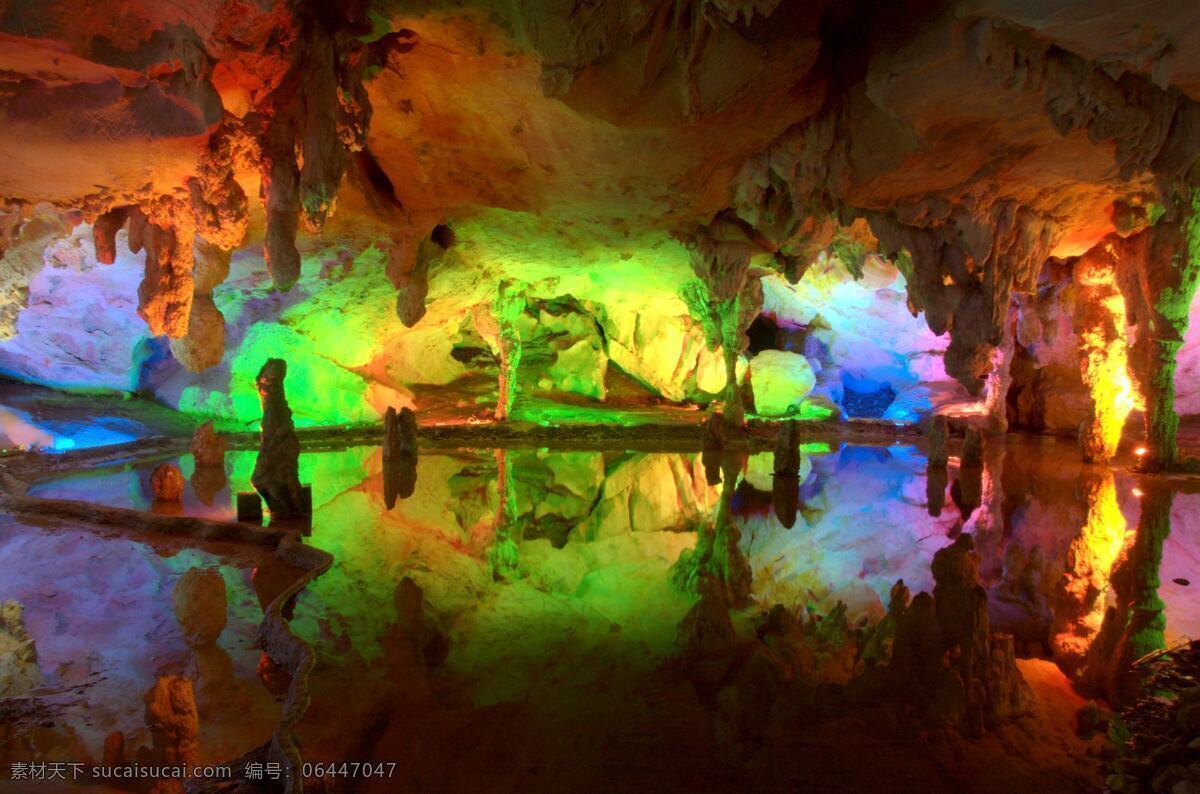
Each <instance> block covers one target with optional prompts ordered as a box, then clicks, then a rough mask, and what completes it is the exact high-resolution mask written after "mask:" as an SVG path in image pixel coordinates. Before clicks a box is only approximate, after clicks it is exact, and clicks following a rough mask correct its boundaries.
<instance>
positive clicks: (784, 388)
mask: <svg viewBox="0 0 1200 794" xmlns="http://www.w3.org/2000/svg"><path fill="white" fill-rule="evenodd" d="M816 382H817V378H816V375H814V374H813V371H812V367H810V366H809V365H808V361H807V360H806V359H805V358H804V356H802V355H800V354H799V353H793V352H791V351H788V350H764V351H762V352H761V353H759V354H758V355H757V356H755V357H754V358H753V359H751V361H750V385H751V388H753V390H754V408H755V410H756V411H757V412H758V413H759V414H760V415H762V416H785V415H787V414H788V413H791V412H792V411H797V410H799V409H800V403H801V402H803V401H804V398H805V397H807V396H808V395H809V394H810V393H811V392H812V390H813V386H815V385H816Z"/></svg>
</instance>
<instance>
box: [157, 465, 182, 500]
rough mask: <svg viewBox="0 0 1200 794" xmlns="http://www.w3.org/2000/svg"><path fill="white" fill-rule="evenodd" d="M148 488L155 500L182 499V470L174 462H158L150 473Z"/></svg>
mask: <svg viewBox="0 0 1200 794" xmlns="http://www.w3.org/2000/svg"><path fill="white" fill-rule="evenodd" d="M150 490H151V492H152V493H153V494H154V501H156V502H179V501H181V500H182V499H183V472H181V471H180V470H179V467H178V466H176V465H175V464H174V463H160V464H159V465H158V466H156V467H155V468H154V471H152V472H151V473H150Z"/></svg>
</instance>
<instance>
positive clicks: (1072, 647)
mask: <svg viewBox="0 0 1200 794" xmlns="http://www.w3.org/2000/svg"><path fill="white" fill-rule="evenodd" d="M1079 491H1080V495H1081V496H1082V497H1083V499H1084V501H1085V502H1086V504H1087V519H1086V521H1085V522H1084V525H1083V528H1082V529H1081V530H1080V533H1079V535H1078V537H1076V538H1075V539H1074V540H1072V541H1071V545H1070V546H1069V547H1068V548H1067V559H1066V570H1065V571H1064V572H1063V575H1062V579H1061V580H1060V581H1059V583H1058V586H1057V588H1056V592H1055V599H1054V625H1053V629H1052V639H1051V645H1052V647H1053V650H1054V658H1055V660H1056V661H1058V663H1059V664H1060V665H1061V666H1062V667H1064V668H1065V669H1067V670H1074V669H1076V668H1077V667H1079V665H1080V664H1082V663H1083V660H1084V657H1085V656H1086V654H1087V650H1088V647H1089V646H1090V645H1091V644H1092V641H1093V640H1094V639H1095V637H1096V633H1097V632H1099V631H1100V625H1101V623H1102V621H1103V620H1104V611H1105V605H1106V604H1105V601H1106V597H1107V594H1108V591H1109V584H1110V579H1111V577H1112V573H1113V565H1114V563H1115V562H1116V561H1117V559H1118V557H1119V556H1120V555H1121V550H1122V549H1123V548H1124V546H1125V544H1126V542H1127V539H1128V532H1127V528H1126V525H1125V516H1124V515H1122V513H1121V506H1120V505H1119V504H1118V502H1117V486H1116V479H1115V478H1114V476H1113V473H1112V471H1110V470H1108V469H1092V468H1085V470H1084V471H1083V473H1082V474H1081V476H1080V482H1079Z"/></svg>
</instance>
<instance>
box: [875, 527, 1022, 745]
mask: <svg viewBox="0 0 1200 794" xmlns="http://www.w3.org/2000/svg"><path fill="white" fill-rule="evenodd" d="M979 561H980V557H979V554H978V553H977V552H976V551H975V543H974V540H973V538H972V537H971V535H968V534H963V535H960V536H959V537H958V539H957V540H956V541H955V542H954V543H953V544H952V545H950V546H947V547H946V548H944V549H941V550H940V551H938V552H937V553H936V554H934V557H933V577H934V580H935V582H936V584H935V585H934V589H933V595H932V597H931V596H929V595H928V594H926V593H921V594H919V595H917V596H916V597H915V598H914V599H913V600H912V603H910V604H909V605H908V606H907V608H904V609H903V610H901V611H900V612H899V614H898V616H897V617H896V619H895V624H896V636H895V641H894V647H893V650H892V657H891V663H890V667H889V676H890V677H891V679H892V686H895V687H897V691H898V692H900V693H902V694H903V695H905V696H907V697H914V696H915V697H916V698H917V702H919V703H924V704H925V708H926V709H927V710H928V716H929V717H930V718H932V719H934V720H936V721H939V722H943V723H945V724H950V725H955V726H958V727H960V728H961V729H962V730H963V731H964V732H965V733H967V734H968V735H975V736H978V735H980V734H981V733H982V732H983V731H984V730H985V729H987V728H993V727H995V726H997V725H999V724H1000V723H1002V722H1005V721H1007V720H1010V719H1013V718H1014V717H1017V716H1019V715H1021V714H1022V713H1024V712H1025V710H1026V709H1027V708H1028V704H1029V699H1030V691H1029V687H1028V685H1027V684H1026V683H1025V680H1024V679H1023V678H1022V677H1021V673H1020V671H1019V670H1017V667H1016V663H1015V657H1014V651H1013V638H1012V637H1011V636H1010V635H1007V634H992V633H991V631H990V629H989V624H988V610H987V602H988V597H987V593H986V592H985V591H984V589H983V587H982V586H980V584H979ZM893 609H896V607H895V606H893Z"/></svg>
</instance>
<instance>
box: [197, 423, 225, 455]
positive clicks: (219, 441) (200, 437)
mask: <svg viewBox="0 0 1200 794" xmlns="http://www.w3.org/2000/svg"><path fill="white" fill-rule="evenodd" d="M188 449H189V450H190V451H191V453H192V458H193V459H195V461H196V465H197V466H224V465H225V439H224V437H223V436H220V435H218V434H217V431H216V429H215V428H214V427H213V423H212V421H211V420H209V421H207V422H205V423H204V424H202V425H200V426H199V427H198V428H196V432H195V433H193V434H192V441H191V444H190V445H189V446H188Z"/></svg>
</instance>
